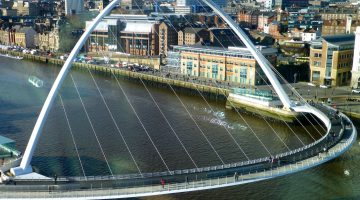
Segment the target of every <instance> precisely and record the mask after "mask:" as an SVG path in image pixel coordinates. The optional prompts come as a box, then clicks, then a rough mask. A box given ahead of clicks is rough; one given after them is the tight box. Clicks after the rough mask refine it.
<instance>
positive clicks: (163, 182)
mask: <svg viewBox="0 0 360 200" xmlns="http://www.w3.org/2000/svg"><path fill="white" fill-rule="evenodd" d="M160 183H161V186H162V188H164V187H165V180H164V179H162V178H161V179H160Z"/></svg>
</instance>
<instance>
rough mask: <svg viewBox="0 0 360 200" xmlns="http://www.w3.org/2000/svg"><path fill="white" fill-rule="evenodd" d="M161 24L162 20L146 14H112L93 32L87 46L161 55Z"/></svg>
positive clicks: (133, 53) (89, 48)
mask: <svg viewBox="0 0 360 200" xmlns="http://www.w3.org/2000/svg"><path fill="white" fill-rule="evenodd" d="M90 23H91V21H88V22H86V25H87V26H89V25H90ZM159 25H160V21H158V20H156V19H154V18H151V17H148V16H146V15H110V16H108V17H105V18H104V20H103V21H102V22H100V23H99V25H98V26H97V27H96V28H95V30H94V31H93V32H92V34H91V36H90V38H89V40H88V42H87V46H86V48H87V50H88V51H95V52H97V51H119V52H123V53H127V54H132V55H139V56H154V55H159V44H160V42H159Z"/></svg>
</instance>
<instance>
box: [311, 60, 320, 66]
mask: <svg viewBox="0 0 360 200" xmlns="http://www.w3.org/2000/svg"><path fill="white" fill-rule="evenodd" d="M313 65H314V66H315V67H320V66H321V62H320V61H314V63H313Z"/></svg>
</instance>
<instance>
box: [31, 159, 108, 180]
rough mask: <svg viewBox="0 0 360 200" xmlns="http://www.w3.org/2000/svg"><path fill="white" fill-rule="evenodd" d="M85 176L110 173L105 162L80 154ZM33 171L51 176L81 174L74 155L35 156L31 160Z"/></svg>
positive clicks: (77, 160)
mask: <svg viewBox="0 0 360 200" xmlns="http://www.w3.org/2000/svg"><path fill="white" fill-rule="evenodd" d="M81 161H82V163H83V166H84V171H85V173H86V176H96V175H99V174H104V175H106V174H110V173H109V170H108V168H107V166H106V162H105V161H102V160H98V159H94V158H91V157H87V156H81ZM32 165H33V166H36V167H34V170H35V172H37V173H40V174H42V175H44V176H48V177H53V176H54V174H57V175H58V176H62V173H63V172H66V176H81V175H83V172H82V169H81V167H80V164H79V158H78V157H76V156H66V157H65V156H52V157H47V156H46V157H45V156H36V157H34V159H33V162H32Z"/></svg>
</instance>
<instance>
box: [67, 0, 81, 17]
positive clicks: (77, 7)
mask: <svg viewBox="0 0 360 200" xmlns="http://www.w3.org/2000/svg"><path fill="white" fill-rule="evenodd" d="M83 11H84V0H65V15H73V14H77V13H80V12H83Z"/></svg>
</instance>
